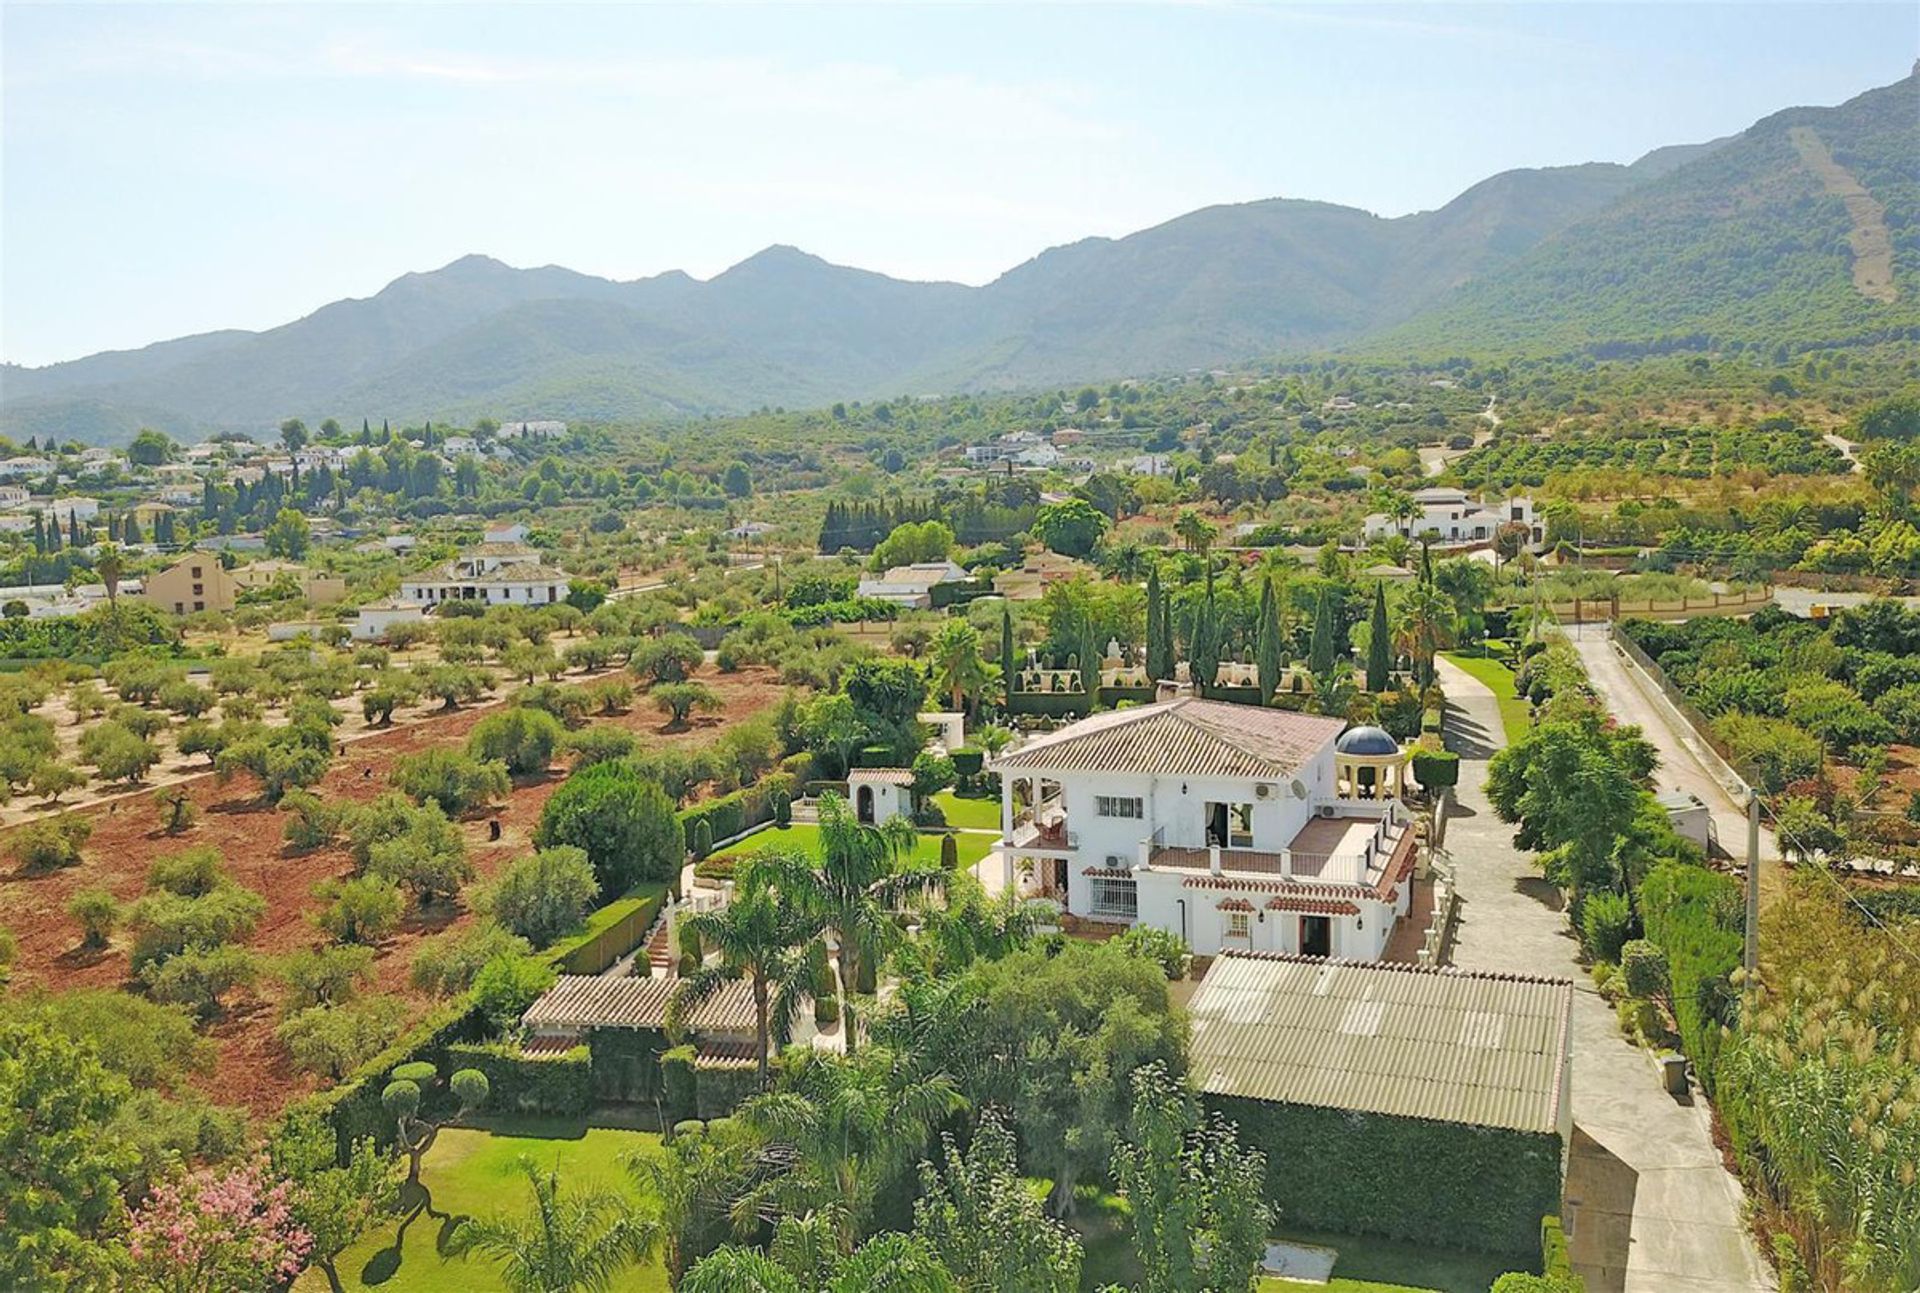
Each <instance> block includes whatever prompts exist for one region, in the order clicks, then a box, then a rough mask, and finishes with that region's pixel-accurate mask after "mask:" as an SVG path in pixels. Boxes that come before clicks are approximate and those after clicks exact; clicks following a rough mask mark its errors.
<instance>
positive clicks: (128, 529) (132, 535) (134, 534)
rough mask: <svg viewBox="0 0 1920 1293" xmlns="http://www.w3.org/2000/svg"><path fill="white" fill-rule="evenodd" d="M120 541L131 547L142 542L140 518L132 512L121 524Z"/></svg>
mask: <svg viewBox="0 0 1920 1293" xmlns="http://www.w3.org/2000/svg"><path fill="white" fill-rule="evenodd" d="M120 541H121V542H122V543H125V544H128V545H129V546H131V545H133V544H135V543H139V542H141V541H142V540H141V537H140V521H139V518H137V517H135V516H134V514H133V513H132V512H128V513H127V516H126V519H125V520H124V521H122V522H121V523H120Z"/></svg>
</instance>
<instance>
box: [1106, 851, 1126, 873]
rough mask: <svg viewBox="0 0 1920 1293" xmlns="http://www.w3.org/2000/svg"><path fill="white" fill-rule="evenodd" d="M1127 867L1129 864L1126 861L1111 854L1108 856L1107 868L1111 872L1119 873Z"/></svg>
mask: <svg viewBox="0 0 1920 1293" xmlns="http://www.w3.org/2000/svg"><path fill="white" fill-rule="evenodd" d="M1126 865H1127V864H1126V863H1125V862H1124V861H1122V860H1121V859H1120V858H1118V857H1116V856H1114V855H1113V854H1111V853H1109V854H1107V868H1108V869H1109V870H1112V871H1118V870H1121V869H1122V868H1124V867H1125V866H1126Z"/></svg>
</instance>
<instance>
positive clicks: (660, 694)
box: [648, 682, 720, 727]
mask: <svg viewBox="0 0 1920 1293" xmlns="http://www.w3.org/2000/svg"><path fill="white" fill-rule="evenodd" d="M648 694H649V695H650V696H652V697H653V703H654V705H655V706H656V707H657V708H658V709H659V710H660V712H661V713H663V714H666V715H667V716H668V721H669V723H670V724H671V725H672V726H674V727H680V726H684V725H685V723H686V721H687V718H688V716H689V715H691V714H692V713H693V711H694V710H696V709H699V710H714V709H718V708H720V695H719V693H718V692H716V691H714V690H713V688H711V687H709V686H707V685H706V684H705V683H700V682H663V683H661V684H660V685H659V686H657V687H655V688H654V689H653V690H652V691H651V692H649V693H648Z"/></svg>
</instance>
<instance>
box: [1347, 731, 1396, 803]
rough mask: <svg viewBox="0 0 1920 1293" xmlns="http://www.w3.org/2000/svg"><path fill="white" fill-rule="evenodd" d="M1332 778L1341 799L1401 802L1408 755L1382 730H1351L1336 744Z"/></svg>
mask: <svg viewBox="0 0 1920 1293" xmlns="http://www.w3.org/2000/svg"><path fill="white" fill-rule="evenodd" d="M1333 776H1334V782H1335V784H1336V785H1337V786H1338V787H1339V792H1340V797H1341V798H1342V799H1399V798H1401V797H1402V796H1403V795H1405V794H1406V789H1407V756H1406V752H1405V751H1404V750H1402V749H1401V748H1400V743H1399V742H1398V741H1396V740H1394V739H1393V738H1392V737H1391V736H1388V735H1387V733H1386V731H1385V730H1384V729H1382V728H1378V727H1374V726H1373V725H1371V724H1361V725H1360V726H1358V727H1350V728H1348V729H1347V730H1346V731H1345V732H1342V733H1341V734H1340V739H1339V740H1338V741H1335V742H1334V743H1333Z"/></svg>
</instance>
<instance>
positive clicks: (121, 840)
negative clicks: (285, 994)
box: [0, 668, 782, 1115]
mask: <svg viewBox="0 0 1920 1293" xmlns="http://www.w3.org/2000/svg"><path fill="white" fill-rule="evenodd" d="M702 681H704V682H706V683H707V684H708V685H709V686H711V687H712V688H713V689H714V690H715V691H717V692H718V693H719V694H720V695H721V697H722V699H723V701H724V703H725V708H724V709H723V710H722V711H721V712H720V713H719V714H716V715H712V716H707V717H702V718H697V719H695V720H694V722H693V724H692V725H691V726H690V727H689V728H687V729H685V730H682V731H676V732H664V731H662V730H661V723H662V716H661V715H660V714H659V713H658V712H657V711H656V710H655V709H654V708H653V707H652V706H651V705H649V704H647V702H646V700H645V697H644V696H643V697H641V698H640V699H639V700H638V702H637V703H636V704H635V706H634V707H633V709H632V710H630V711H629V712H628V713H626V714H624V715H619V716H616V717H613V718H607V719H599V720H597V721H599V722H609V723H617V724H619V725H620V726H623V727H627V728H630V729H632V730H634V731H636V732H641V733H643V734H644V735H645V737H646V741H647V743H648V744H655V745H666V744H678V745H701V744H705V743H706V742H709V741H711V740H713V739H714V738H715V737H716V736H717V735H718V734H719V732H720V731H721V730H722V729H723V728H724V727H725V726H726V725H727V724H728V723H730V722H736V721H738V720H740V719H743V718H746V717H749V716H751V715H753V714H755V713H758V712H759V711H761V710H763V709H765V708H767V707H768V706H770V705H772V704H773V703H774V702H775V701H776V700H778V698H779V696H780V694H781V690H782V689H781V687H780V685H779V683H778V682H777V680H776V679H775V678H774V676H773V673H772V671H771V670H767V669H758V668H755V669H746V670H742V671H741V672H739V673H735V674H714V673H707V674H705V675H703V677H702ZM493 708H494V707H493V706H472V707H468V708H466V709H463V710H460V711H457V712H455V713H452V714H447V715H444V716H440V717H436V718H429V719H426V720H424V721H421V722H418V723H415V724H412V725H409V726H404V727H396V728H394V729H392V730H390V731H385V732H379V733H377V734H374V735H371V736H368V737H366V738H364V739H362V740H358V741H354V742H352V743H351V744H349V745H348V746H347V747H346V749H347V752H346V754H345V755H343V756H340V757H337V758H336V759H335V761H334V765H333V767H332V769H331V770H330V771H329V772H328V773H327V776H326V778H325V780H324V781H322V782H321V784H320V785H319V786H318V787H316V790H317V791H318V793H319V794H321V795H322V796H323V797H324V798H327V799H329V800H333V801H353V802H363V801H365V800H369V799H371V798H373V797H374V796H375V795H377V794H379V793H380V792H381V791H382V790H383V789H385V788H386V784H387V774H388V772H389V770H390V768H391V766H392V763H393V760H394V759H395V757H397V756H399V755H402V754H410V753H414V752H417V751H419V750H423V749H427V748H429V747H434V746H447V745H457V744H459V743H461V742H462V741H464V740H465V738H466V735H467V732H468V731H469V730H470V729H471V728H472V727H473V725H474V724H475V723H477V722H479V721H480V719H481V718H482V717H484V716H485V715H486V714H487V713H489V712H491V711H492V709H493ZM561 780H563V777H562V776H561V775H560V774H558V773H554V774H550V775H548V776H546V777H543V778H540V779H537V780H531V781H527V782H523V783H520V784H517V785H516V786H515V787H514V790H513V794H512V796H511V797H510V799H509V800H508V802H507V803H505V804H504V805H502V806H500V807H499V808H498V809H497V810H495V811H491V812H486V813H481V814H476V815H474V816H473V817H472V818H471V819H469V820H468V821H466V822H465V823H464V824H463V830H464V832H465V835H466V839H467V844H468V850H469V855H470V856H471V857H472V859H473V862H474V867H475V870H476V872H477V873H478V879H477V881H476V883H483V882H485V881H486V880H487V879H489V878H491V877H492V876H493V875H494V874H495V873H496V872H498V871H499V870H500V868H501V867H502V866H503V865H505V864H506V863H507V862H508V861H510V860H512V859H513V858H515V857H517V856H520V855H521V854H523V853H525V852H526V851H527V850H528V849H529V848H530V847H531V845H530V842H529V841H530V837H531V835H532V832H533V830H534V827H535V825H536V824H537V823H538V821H539V817H540V811H541V808H542V807H543V806H544V805H545V803H546V801H547V796H549V795H550V794H552V793H553V790H554V788H555V787H556V786H557V785H558V784H559V783H560V781H561ZM180 784H182V785H184V786H185V787H186V788H187V791H188V794H189V795H190V796H191V797H192V799H193V801H194V803H195V804H196V805H197V806H198V807H199V809H200V815H199V818H198V820H197V822H196V823H195V825H194V826H193V827H192V828H191V829H190V830H188V831H186V832H185V833H184V834H182V835H179V836H171V837H170V836H168V835H166V834H165V833H164V832H162V831H161V829H160V826H159V818H158V813H157V810H156V809H155V807H154V805H153V803H152V799H151V794H152V792H151V789H148V790H145V791H142V792H140V793H139V794H135V795H129V796H123V797H120V798H117V799H113V800H110V801H107V802H105V803H100V804H95V805H92V806H90V807H87V808H85V809H83V810H81V811H83V812H84V814H85V815H86V816H87V817H88V818H89V819H90V820H91V821H92V822H93V835H92V838H91V839H90V840H89V841H88V843H87V845H86V848H85V850H84V853H85V861H84V862H83V863H82V864H81V865H80V866H78V867H74V868H72V869H70V870H65V871H57V872H52V873H48V874H43V875H36V876H28V875H25V874H23V873H21V872H20V871H19V870H18V869H17V867H16V866H15V865H14V863H13V862H12V860H11V858H10V857H8V858H7V859H6V861H5V863H4V865H5V867H6V870H4V871H0V924H4V925H5V926H6V927H7V928H8V929H9V930H11V931H12V932H13V934H14V935H15V936H16V937H17V938H18V940H19V944H20V949H19V959H18V961H17V962H16V964H15V966H14V974H13V983H14V990H15V991H27V990H30V989H33V988H35V987H45V988H48V989H51V990H53V991H56V992H57V991H62V990H68V989H73V988H82V987H123V988H130V987H133V986H134V985H133V983H132V981H131V980H130V979H129V972H128V963H127V954H126V944H127V942H128V940H127V939H126V938H125V936H124V935H118V936H116V938H115V941H114V946H112V947H110V948H109V949H107V950H106V951H104V952H98V953H89V952H83V951H81V950H80V932H79V929H78V927H77V926H76V925H75V924H74V922H73V921H72V920H71V919H70V918H69V917H68V916H67V914H66V910H65V909H66V904H67V902H68V900H69V899H70V898H71V897H72V896H73V894H74V893H75V892H76V891H78V890H81V889H91V888H101V887H104V888H106V889H108V890H110V891H112V893H113V894H114V895H115V896H116V897H118V898H120V899H122V900H123V901H129V900H132V899H133V898H136V897H138V896H139V894H140V893H141V891H142V889H143V886H144V883H145V877H146V872H147V867H148V866H149V864H150V863H151V862H152V861H153V859H154V858H155V857H158V856H161V855H163V854H166V853H170V852H174V851H176V850H179V849H182V848H186V847H188V846H190V845H197V844H212V845H214V846H216V847H218V848H219V849H220V851H221V854H222V855H223V856H224V857H225V858H226V863H227V868H228V870H229V872H230V873H231V874H232V876H233V878H234V879H235V880H236V881H238V882H239V883H240V884H242V885H245V886H246V887H247V888H249V889H253V890H256V891H258V892H259V893H261V894H263V895H264V896H265V897H266V899H267V903H268V908H267V914H266V916H265V917H264V918H263V919H262V921H261V924H260V928H259V929H258V931H256V933H255V935H254V937H253V939H252V940H251V941H250V942H249V943H248V944H247V946H249V947H250V948H251V949H253V950H254V951H256V952H260V953H263V954H266V955H268V956H273V955H278V954H281V953H285V952H288V951H291V950H293V949H295V948H298V947H303V946H310V945H314V944H318V943H320V942H322V941H324V939H323V937H322V936H321V934H320V932H319V931H318V930H317V929H316V928H315V927H314V925H313V924H312V922H311V920H310V919H309V916H310V914H311V913H312V912H313V911H315V910H316V909H317V908H318V907H319V906H320V904H319V903H318V902H317V901H316V900H315V899H314V898H313V896H312V891H313V887H314V886H315V885H316V884H318V883H319V882H320V881H322V880H324V879H328V878H330V877H334V876H344V875H346V874H348V873H349V872H350V870H351V862H350V860H349V859H348V857H347V853H346V850H345V848H344V847H341V846H339V845H335V846H332V847H328V848H323V849H316V850H313V851H311V852H306V853H299V852H295V851H293V850H291V849H289V848H287V847H286V846H285V845H284V844H283V842H282V839H281V830H282V827H283V825H284V822H285V819H284V818H283V817H282V816H281V815H280V814H279V813H277V812H276V811H274V810H273V809H271V808H268V807H266V806H265V805H264V804H263V803H261V802H260V800H259V798H258V790H257V786H256V784H255V783H254V782H253V781H252V779H251V778H248V777H238V778H235V779H234V780H232V781H230V782H229V783H227V784H226V785H221V784H220V783H219V782H218V781H217V780H216V779H215V778H214V777H213V776H212V775H211V774H205V775H200V776H195V777H191V778H188V779H186V780H184V781H182V782H181V783H180ZM495 817H497V818H499V820H500V822H501V824H502V828H503V829H502V837H501V839H500V840H499V841H497V842H489V841H488V839H487V823H488V821H489V820H490V819H492V818H495ZM12 833H13V828H9V829H7V830H5V831H0V850H4V849H5V846H6V844H7V841H8V838H9V837H10V836H11V835H12ZM473 919H474V917H473V914H472V912H471V911H470V910H469V909H467V908H466V907H464V906H463V907H462V908H461V909H460V910H459V912H458V914H457V915H455V916H453V917H452V918H451V919H443V920H439V921H436V922H434V923H432V924H422V923H420V922H417V921H411V920H410V921H409V923H408V924H406V925H404V926H403V927H402V928H401V930H400V932H399V933H398V934H396V935H395V936H393V937H392V938H390V939H388V940H387V941H386V942H385V943H384V944H382V945H381V947H380V949H379V956H378V959H377V960H376V961H375V964H374V975H373V979H372V980H371V982H370V983H369V984H368V985H367V988H366V991H367V992H369V993H376V992H377V993H383V994H391V995H395V996H399V997H401V998H403V999H405V1000H407V1001H408V1002H409V1004H410V1005H412V1006H413V1007H414V1008H415V1014H416V1015H417V1014H419V1013H423V1012H424V1011H425V1010H426V1009H427V1007H428V1005H429V1001H428V999H426V998H424V997H420V996H418V995H417V994H414V993H413V992H412V991H411V990H410V989H409V988H408V987H407V984H406V978H407V971H408V967H409V965H410V964H411V961H412V958H413V953H414V950H415V948H416V947H417V946H418V944H419V942H420V940H421V939H422V938H424V937H427V936H428V935H431V934H435V933H438V932H440V931H441V930H443V929H448V928H458V927H462V926H465V925H467V924H469V923H471V922H472V920H473ZM281 990H282V989H281V985H280V984H279V983H278V982H277V981H276V980H274V979H273V978H272V977H271V976H263V978H262V979H261V981H260V983H259V984H258V985H257V986H256V988H255V989H254V990H253V991H252V992H236V993H235V994H234V995H233V997H232V998H231V1000H230V1008H229V1010H228V1013H227V1016H226V1018H224V1019H222V1020H220V1021H219V1022H217V1023H215V1024H213V1025H211V1026H209V1028H208V1029H207V1035H208V1036H209V1037H212V1038H213V1039H214V1040H215V1041H216V1042H217V1044H218V1052H219V1057H218V1061H217V1063H216V1065H215V1067H214V1068H213V1070H212V1071H211V1072H209V1073H207V1074H204V1075H201V1076H200V1077H199V1078H198V1079H197V1080H196V1081H197V1085H199V1086H200V1087H201V1089H202V1090H204V1091H205V1092H206V1093H207V1095H208V1096H210V1097H211V1098H213V1099H214V1100H216V1101H219V1102H221V1103H225V1104H238V1105H244V1106H245V1107H246V1108H248V1109H249V1110H251V1111H252V1112H254V1113H255V1114H260V1115H267V1114H271V1113H274V1112H276V1111H277V1110H278V1109H280V1108H281V1107H282V1106H284V1105H285V1104H286V1103H287V1102H288V1101H289V1100H290V1099H291V1098H292V1097H294V1096H296V1095H298V1094H301V1093H303V1092H306V1091H309V1090H313V1089H316V1088H318V1087H319V1086H321V1085H322V1083H321V1082H320V1081H319V1080H318V1079H316V1078H313V1077H309V1076H303V1075H300V1074H297V1073H294V1072H293V1071H292V1070H291V1068H290V1067H289V1066H288V1064H287V1060H286V1055H285V1053H284V1051H283V1050H282V1048H281V1046H280V1044H279V1042H278V1041H277V1040H276V1039H275V1037H274V1026H275V1024H276V1023H277V1022H278V1019H279V1009H278V999H279V996H280V993H281Z"/></svg>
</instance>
